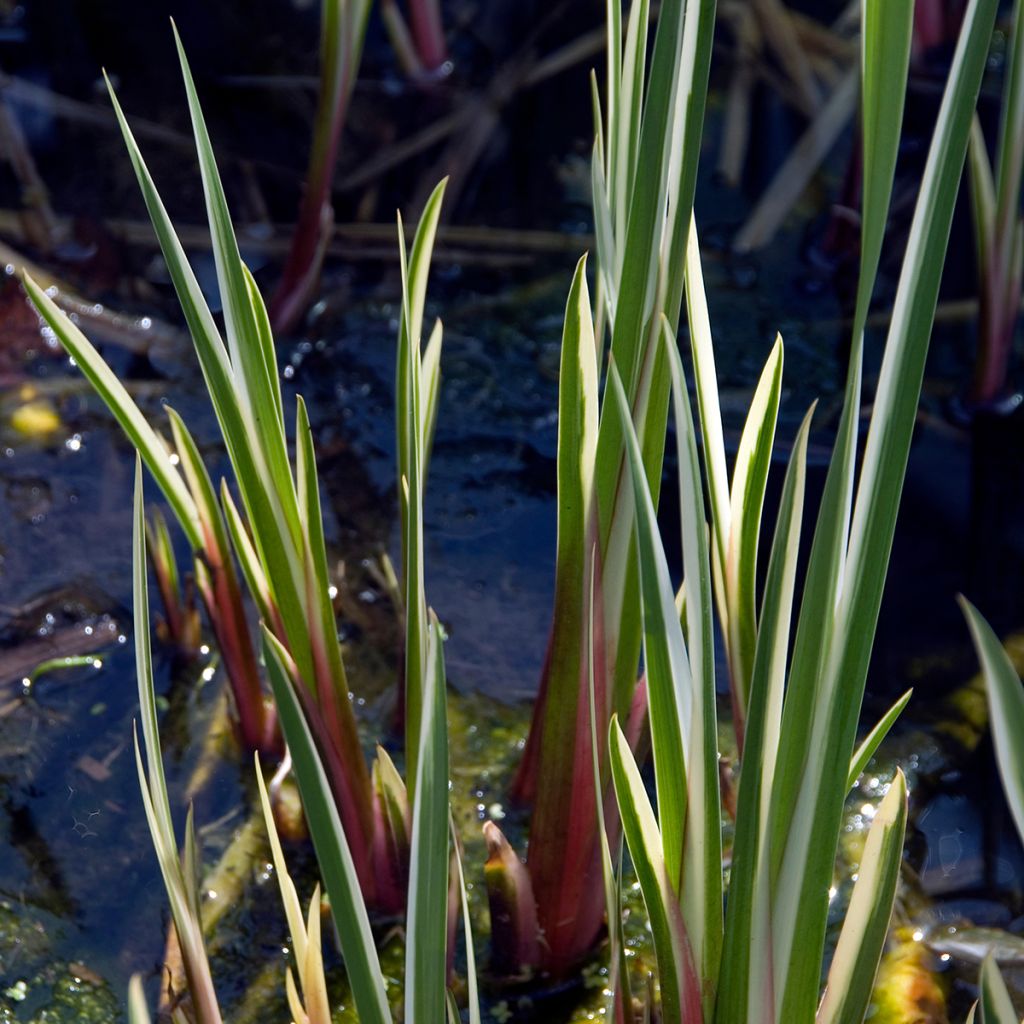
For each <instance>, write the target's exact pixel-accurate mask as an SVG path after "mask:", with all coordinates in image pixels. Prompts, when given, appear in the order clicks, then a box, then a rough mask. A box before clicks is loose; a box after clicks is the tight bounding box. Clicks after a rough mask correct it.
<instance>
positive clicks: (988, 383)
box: [971, 224, 1021, 406]
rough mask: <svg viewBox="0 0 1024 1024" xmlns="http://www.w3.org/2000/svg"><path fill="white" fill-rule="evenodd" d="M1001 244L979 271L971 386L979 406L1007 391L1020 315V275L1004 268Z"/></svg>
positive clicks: (996, 398) (988, 403)
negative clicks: (975, 355) (976, 323)
mask: <svg viewBox="0 0 1024 1024" xmlns="http://www.w3.org/2000/svg"><path fill="white" fill-rule="evenodd" d="M1014 227H1015V225H1012V224H1011V225H1010V226H1009V228H1008V229H1007V230H1009V231H1011V232H1012V231H1013V230H1014ZM1000 242H1001V239H997V240H996V242H995V244H994V245H993V248H992V250H990V252H989V257H988V259H986V260H985V265H984V266H982V267H981V268H979V271H980V273H979V285H980V287H979V295H980V299H981V302H980V308H979V310H978V355H977V359H976V361H975V365H974V378H973V382H972V386H971V401H972V402H973V403H974V404H975V405H978V406H985V405H990V404H991V403H993V402H995V401H997V400H998V399H999V398H1000V397H1002V395H1003V393H1004V391H1005V390H1006V381H1007V374H1008V370H1009V364H1010V353H1011V352H1012V350H1013V337H1014V334H1015V333H1016V329H1017V318H1018V316H1019V315H1020V289H1021V281H1020V274H1019V273H1015V272H1013V271H1012V270H1011V269H1010V268H1009V267H1006V266H1005V265H1004V264H1003V260H1002V259H1001V258H1000V255H1001V252H1000V250H1001V248H1002V246H1001V245H999V243H1000ZM1011 258H1012V257H1011Z"/></svg>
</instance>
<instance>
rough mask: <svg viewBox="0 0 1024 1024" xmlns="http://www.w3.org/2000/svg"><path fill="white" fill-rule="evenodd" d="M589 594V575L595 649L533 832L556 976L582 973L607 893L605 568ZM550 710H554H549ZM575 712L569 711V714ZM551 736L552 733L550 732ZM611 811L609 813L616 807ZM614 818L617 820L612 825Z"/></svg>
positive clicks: (549, 753)
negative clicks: (602, 801) (600, 781)
mask: <svg viewBox="0 0 1024 1024" xmlns="http://www.w3.org/2000/svg"><path fill="white" fill-rule="evenodd" d="M593 524H594V519H592V520H591V526H590V527H589V528H588V540H589V543H588V544H586V545H585V546H584V550H593V549H594V547H595V545H596V535H593V534H595V529H594V525H593ZM594 572H595V574H596V578H595V580H594V586H593V588H592V589H591V580H590V568H589V567H588V569H587V570H586V573H585V579H584V580H583V586H584V590H583V593H584V594H588V595H589V594H590V593H593V594H594V600H595V607H594V609H593V621H594V623H595V630H594V646H593V649H592V650H589V649H588V644H587V641H586V639H584V638H583V637H581V638H580V640H579V643H580V644H581V651H580V657H579V661H578V665H579V679H578V685H577V692H576V700H575V714H574V719H575V729H574V730H573V732H572V734H571V736H570V737H569V747H568V749H566V748H565V746H564V742H565V739H566V737H565V736H560V737H559V738H558V748H559V749H554V747H555V744H553V743H551V742H548V741H549V740H550V739H552V738H553V737H548V736H547V735H544V736H543V737H542V740H541V751H540V756H539V761H538V763H539V776H538V777H539V778H543V779H545V780H546V783H547V782H550V783H551V784H550V785H548V784H545V785H544V786H540V787H538V789H537V797H536V805H535V807H534V813H533V819H532V822H531V826H530V849H529V857H528V859H527V866H528V868H529V871H530V880H531V882H532V884H533V892H534V895H535V897H536V899H537V917H538V921H539V923H540V927H541V929H542V931H543V934H544V938H545V947H544V959H543V966H544V967H545V968H546V969H547V970H549V971H550V972H551V973H552V974H554V975H556V976H560V975H564V974H566V973H567V972H569V971H571V970H572V969H574V968H575V967H577V966H578V965H579V963H580V961H581V960H582V959H583V958H584V957H585V956H586V955H587V953H588V952H589V951H590V950H591V949H592V948H593V946H594V944H595V942H596V941H597V938H598V936H599V934H600V931H601V926H602V921H603V918H604V910H605V906H604V890H603V887H602V882H601V872H602V867H601V847H600V842H599V835H598V821H597V811H596V806H595V800H594V777H593V776H594V772H593V749H592V744H591V722H590V674H591V662H592V661H593V668H594V672H593V675H594V699H595V707H596V709H597V722H596V726H597V735H598V736H605V735H607V731H608V719H609V693H608V680H607V666H606V663H605V638H604V629H603V608H602V604H601V587H600V567H599V566H596V565H595V566H594ZM583 612H584V616H583V621H590V618H589V616H590V614H591V609H590V602H589V598H588V599H587V600H586V601H584V604H583ZM549 710H550V709H549ZM570 713H571V712H570ZM545 732H546V730H545ZM605 761H606V756H605V751H604V747H603V745H602V744H599V750H598V762H599V764H600V765H601V767H602V772H601V775H602V778H604V766H605ZM610 809H611V808H610ZM612 820H615V819H614V816H613V818H612Z"/></svg>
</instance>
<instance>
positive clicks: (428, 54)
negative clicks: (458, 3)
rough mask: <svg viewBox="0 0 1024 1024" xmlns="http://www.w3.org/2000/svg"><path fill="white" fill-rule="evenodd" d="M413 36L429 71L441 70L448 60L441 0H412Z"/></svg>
mask: <svg viewBox="0 0 1024 1024" xmlns="http://www.w3.org/2000/svg"><path fill="white" fill-rule="evenodd" d="M409 13H410V20H411V21H412V37H413V39H414V40H415V41H416V49H417V50H418V51H419V55H420V60H421V61H422V62H423V66H424V67H425V68H426V70H427V71H428V72H437V71H440V70H441V69H442V68H443V67H444V65H445V63H446V61H447V60H448V46H447V44H446V43H445V40H444V25H443V24H442V22H441V4H440V0H410V12H409Z"/></svg>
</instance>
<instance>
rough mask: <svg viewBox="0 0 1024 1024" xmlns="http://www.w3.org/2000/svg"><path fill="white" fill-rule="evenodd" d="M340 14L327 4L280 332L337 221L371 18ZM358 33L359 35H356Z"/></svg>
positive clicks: (280, 300) (308, 285)
mask: <svg viewBox="0 0 1024 1024" xmlns="http://www.w3.org/2000/svg"><path fill="white" fill-rule="evenodd" d="M336 13H337V11H336V8H334V7H333V6H332V5H330V4H324V15H323V16H324V19H325V21H324V25H323V29H322V36H321V67H320V94H319V97H318V99H317V111H316V120H315V125H314V129H313V148H312V151H311V153H310V158H309V170H308V173H307V176H306V191H305V193H304V195H303V197H302V205H301V208H300V210H299V220H298V224H297V225H296V228H295V233H294V234H293V235H292V243H291V248H290V249H289V251H288V257H287V259H286V261H285V266H284V271H283V273H282V276H281V281H280V283H279V284H278V286H277V290H276V292H275V293H274V296H273V298H272V299H271V301H270V320H271V323H272V325H273V327H274V330H275V331H282V332H287V331H289V330H291V329H292V328H293V327H294V326H295V324H296V323H298V321H299V318H300V317H301V316H302V314H303V312H304V311H305V309H306V306H307V305H308V303H309V299H310V297H311V296H312V294H313V292H314V290H315V289H316V286H317V283H318V281H319V278H320V267H321V266H322V264H323V257H324V252H325V250H326V245H327V242H328V240H329V238H330V231H331V227H332V226H333V223H334V211H333V209H332V208H331V196H330V193H331V182H332V180H333V178H334V167H335V164H336V163H337V159H338V145H339V143H340V140H341V133H342V129H343V128H344V126H345V120H346V117H347V115H348V107H349V99H350V97H351V95H352V86H353V84H354V83H355V77H356V72H357V70H358V65H359V60H360V57H361V55H362V47H363V41H362V34H363V31H364V30H365V19H363V20H360V17H359V16H358V15H357V16H348V15H347V14H345V13H342V14H340V15H339V16H338V17H337V18H335V17H334V16H333V15H334V14H336ZM353 33H354V36H355V38H352V37H351V34H353Z"/></svg>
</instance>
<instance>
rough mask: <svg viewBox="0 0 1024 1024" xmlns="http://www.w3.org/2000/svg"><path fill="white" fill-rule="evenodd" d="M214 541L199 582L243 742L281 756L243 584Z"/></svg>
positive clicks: (205, 554) (201, 566) (205, 555)
mask: <svg viewBox="0 0 1024 1024" xmlns="http://www.w3.org/2000/svg"><path fill="white" fill-rule="evenodd" d="M211 539H212V538H209V537H208V538H207V547H206V550H205V551H204V552H203V555H202V558H203V562H202V563H201V564H200V562H199V561H198V558H197V562H196V580H197V583H198V587H199V592H200V594H201V595H202V597H203V603H204V604H205V605H206V614H207V616H208V618H209V620H210V625H211V626H212V627H213V632H214V636H215V637H216V640H217V647H218V649H219V650H220V655H221V659H222V660H223V662H224V669H225V671H226V672H227V676H228V682H229V683H230V684H231V692H232V694H233V695H234V699H235V700H234V703H235V712H236V714H237V716H238V718H237V721H238V732H239V738H240V740H241V742H242V744H243V745H244V746H245V747H246V748H247V749H248V750H259V751H261V752H264V753H270V754H273V753H279V752H280V749H281V741H280V736H279V734H278V730H277V720H276V716H275V714H274V712H273V711H272V710H271V709H270V708H269V707H268V706H267V703H266V702H265V701H264V700H263V689H262V687H261V686H260V676H259V669H258V668H257V665H256V654H255V652H254V650H253V646H252V636H251V635H250V633H249V624H248V622H247V621H246V618H245V608H244V606H243V604H242V592H241V590H240V589H239V586H238V578H237V576H236V575H235V570H234V566H233V565H232V563H231V562H230V560H226V561H222V560H221V559H220V558H219V557H218V555H217V553H216V548H215V547H214V546H213V545H212V544H211V543H210V541H211Z"/></svg>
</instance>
